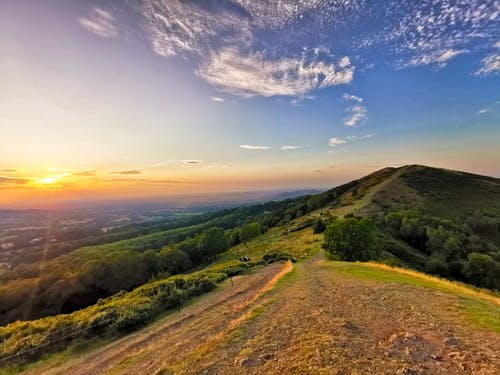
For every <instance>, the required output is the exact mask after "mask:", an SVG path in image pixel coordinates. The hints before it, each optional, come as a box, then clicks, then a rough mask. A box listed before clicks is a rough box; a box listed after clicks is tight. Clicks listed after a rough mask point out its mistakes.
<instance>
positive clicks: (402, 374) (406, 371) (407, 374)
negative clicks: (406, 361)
mask: <svg viewBox="0 0 500 375" xmlns="http://www.w3.org/2000/svg"><path fill="white" fill-rule="evenodd" d="M396 375H420V371H419V370H417V369H414V368H409V367H405V368H400V369H399V370H397V371H396Z"/></svg>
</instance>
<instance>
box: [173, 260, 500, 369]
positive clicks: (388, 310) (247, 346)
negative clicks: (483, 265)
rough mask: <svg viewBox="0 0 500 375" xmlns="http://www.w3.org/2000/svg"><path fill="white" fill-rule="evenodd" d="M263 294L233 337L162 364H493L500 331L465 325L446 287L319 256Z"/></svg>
mask: <svg viewBox="0 0 500 375" xmlns="http://www.w3.org/2000/svg"><path fill="white" fill-rule="evenodd" d="M267 298H268V302H267V303H266V302H265V301H264V302H263V303H264V305H265V309H264V311H263V312H262V313H260V315H258V316H257V317H255V318H254V319H252V320H249V321H248V322H247V323H246V324H245V325H244V326H243V327H241V329H240V330H239V331H238V332H236V333H235V334H234V335H233V337H231V338H229V339H228V340H226V341H225V342H223V343H220V344H219V345H217V346H214V347H213V348H212V351H211V352H210V353H207V354H206V355H204V356H203V357H201V358H196V357H192V358H191V359H190V363H189V367H188V368H186V369H185V371H178V369H177V368H175V367H173V368H171V371H165V373H175V374H178V373H192V374H200V373H201V374H351V375H354V374H367V375H368V374H370V375H374V374H406V375H412V374H429V375H431V374H432V375H438V374H443V375H444V374H498V373H499V371H498V369H500V358H499V355H498V353H500V337H499V335H497V334H495V333H492V332H488V331H482V330H478V329H477V328H476V327H471V326H470V324H469V323H468V322H467V321H466V320H465V319H464V316H463V312H461V311H460V310H459V309H457V308H456V302H457V300H458V298H457V297H454V296H452V295H449V294H446V293H442V292H439V291H434V290H430V289H426V288H421V287H416V286H411V285H401V284H393V283H378V282H370V281H366V280H361V279H355V278H352V277H349V276H344V275H340V274H335V273H334V272H333V271H332V267H331V265H330V263H329V262H327V261H324V260H323V259H322V258H321V256H320V255H318V256H317V257H316V258H315V259H313V260H311V261H307V262H304V263H301V264H299V265H297V267H296V270H295V272H294V273H293V274H292V275H291V277H290V279H288V280H287V281H286V283H285V284H284V285H282V286H280V287H279V288H278V289H277V290H275V291H273V292H271V293H270V294H269V295H268V297H267ZM166 370H168V368H167V369H166Z"/></svg>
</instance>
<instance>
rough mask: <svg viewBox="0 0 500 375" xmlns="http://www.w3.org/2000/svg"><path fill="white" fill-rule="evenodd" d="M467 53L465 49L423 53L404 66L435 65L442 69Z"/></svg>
mask: <svg viewBox="0 0 500 375" xmlns="http://www.w3.org/2000/svg"><path fill="white" fill-rule="evenodd" d="M467 52H469V51H468V50H466V49H462V50H453V49H447V50H440V51H433V52H431V53H424V54H422V55H419V56H415V57H413V58H412V59H411V60H410V61H408V62H407V63H406V64H405V66H419V65H431V64H436V65H437V66H438V67H440V68H443V67H445V66H446V64H448V61H449V60H451V59H453V58H454V57H456V56H458V55H461V54H463V53H467Z"/></svg>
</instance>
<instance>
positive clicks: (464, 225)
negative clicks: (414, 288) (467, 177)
mask: <svg viewBox="0 0 500 375" xmlns="http://www.w3.org/2000/svg"><path fill="white" fill-rule="evenodd" d="M492 212H493V210H491V211H490V212H489V214H488V215H489V216H488V215H486V213H484V215H485V216H484V215H483V216H481V215H479V214H478V213H477V212H476V214H474V215H472V217H467V218H460V217H457V218H455V219H454V220H450V219H445V218H442V217H437V216H434V215H430V214H425V213H422V212H419V211H415V210H401V211H390V212H388V213H386V214H383V215H381V216H379V217H378V218H377V221H378V224H379V227H380V229H381V230H382V231H383V232H384V233H385V237H384V238H386V237H392V240H390V241H389V240H385V243H389V242H391V241H392V245H391V246H390V247H385V249H386V250H388V251H390V252H391V253H393V254H394V255H396V256H398V257H399V258H400V259H402V260H403V261H405V262H407V263H408V264H409V265H410V266H412V267H415V268H417V269H423V270H425V272H427V273H430V274H433V275H438V276H440V277H445V278H450V279H454V280H458V281H464V282H467V283H470V284H473V285H476V286H479V287H486V288H490V289H498V290H500V279H499V278H498V275H499V274H500V250H499V249H498V246H497V245H496V244H495V242H494V241H492V240H490V238H491V239H495V238H496V236H495V233H493V232H494V231H495V230H496V231H498V228H500V226H499V225H500V221H499V220H498V218H496V219H495V217H496V216H495V215H494V214H493V213H492ZM495 226H496V229H494V227H495ZM483 232H488V233H489V234H490V236H489V237H488V236H486V235H484V234H483ZM398 243H399V245H397V244H398ZM412 249H413V250H412ZM422 259H424V261H423V260H422ZM494 275H496V276H494Z"/></svg>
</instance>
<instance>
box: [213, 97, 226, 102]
mask: <svg viewBox="0 0 500 375" xmlns="http://www.w3.org/2000/svg"><path fill="white" fill-rule="evenodd" d="M210 100H212V101H214V102H218V103H223V102H224V98H219V97H218V96H212V97H211V98H210Z"/></svg>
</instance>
